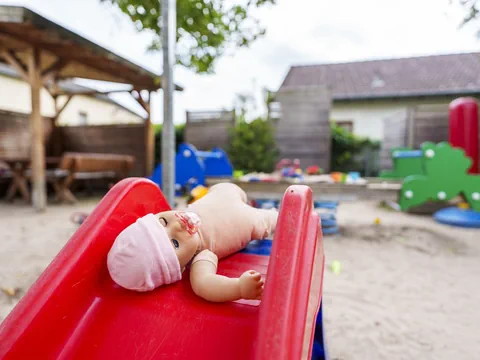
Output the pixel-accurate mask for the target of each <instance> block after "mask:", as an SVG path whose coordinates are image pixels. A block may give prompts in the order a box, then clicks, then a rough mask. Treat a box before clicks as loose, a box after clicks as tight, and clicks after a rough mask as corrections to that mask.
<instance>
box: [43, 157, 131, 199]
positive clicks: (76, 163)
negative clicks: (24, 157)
mask: <svg viewBox="0 0 480 360" xmlns="http://www.w3.org/2000/svg"><path fill="white" fill-rule="evenodd" d="M134 161H135V158H134V157H133V156H130V155H118V154H98V153H73V152H69V153H65V154H63V156H62V159H61V160H60V164H59V166H58V168H56V169H51V170H47V181H48V182H49V183H50V184H52V186H53V188H54V190H55V194H56V200H57V201H67V202H70V203H72V202H76V201H77V199H76V197H75V196H74V195H73V194H72V192H71V190H70V188H71V186H72V184H73V183H74V181H75V180H91V179H112V181H113V182H117V181H119V180H121V179H123V178H126V177H128V175H129V172H130V170H131V169H132V167H133V164H134Z"/></svg>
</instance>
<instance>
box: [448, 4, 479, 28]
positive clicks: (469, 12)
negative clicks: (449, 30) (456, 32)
mask: <svg viewBox="0 0 480 360" xmlns="http://www.w3.org/2000/svg"><path fill="white" fill-rule="evenodd" d="M452 2H455V3H457V2H458V3H459V4H460V5H462V6H463V7H464V8H465V10H466V14H465V16H464V18H463V20H462V23H461V24H460V26H464V25H466V24H468V23H471V22H473V21H476V20H480V1H479V0H450V3H452ZM477 36H478V37H480V29H479V30H478V32H477Z"/></svg>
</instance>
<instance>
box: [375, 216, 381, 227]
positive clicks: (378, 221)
mask: <svg viewBox="0 0 480 360" xmlns="http://www.w3.org/2000/svg"><path fill="white" fill-rule="evenodd" d="M374 223H375V225H380V218H378V217H377V218H375V220H374Z"/></svg>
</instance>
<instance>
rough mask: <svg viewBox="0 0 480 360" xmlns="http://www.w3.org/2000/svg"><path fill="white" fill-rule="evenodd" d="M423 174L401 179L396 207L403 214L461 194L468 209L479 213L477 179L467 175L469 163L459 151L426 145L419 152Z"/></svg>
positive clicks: (438, 145)
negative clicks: (415, 207)
mask: <svg viewBox="0 0 480 360" xmlns="http://www.w3.org/2000/svg"><path fill="white" fill-rule="evenodd" d="M421 151H422V153H423V156H422V167H423V174H424V175H411V176H408V177H407V178H405V180H404V182H403V184H402V189H401V192H400V201H399V205H400V208H401V209H402V210H403V211H406V210H408V209H410V208H412V207H414V206H418V205H422V204H424V203H425V202H426V201H428V200H434V201H435V200H440V201H448V200H451V199H453V198H454V197H456V196H457V195H463V196H464V197H465V200H466V201H467V203H468V204H469V205H470V207H471V208H472V209H473V210H475V211H480V176H479V175H470V174H468V172H467V171H468V169H469V168H470V166H471V163H472V160H471V159H470V158H468V157H467V156H466V155H465V152H464V151H463V149H459V148H452V147H451V145H450V144H449V143H446V142H442V143H439V144H434V143H431V142H426V143H424V144H423V145H422V149H421Z"/></svg>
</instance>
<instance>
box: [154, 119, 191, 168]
mask: <svg viewBox="0 0 480 360" xmlns="http://www.w3.org/2000/svg"><path fill="white" fill-rule="evenodd" d="M154 126H155V164H159V163H161V162H162V124H155V125H154ZM184 131H185V124H181V125H177V126H175V151H178V148H179V146H180V144H181V143H182V142H183V141H184Z"/></svg>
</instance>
